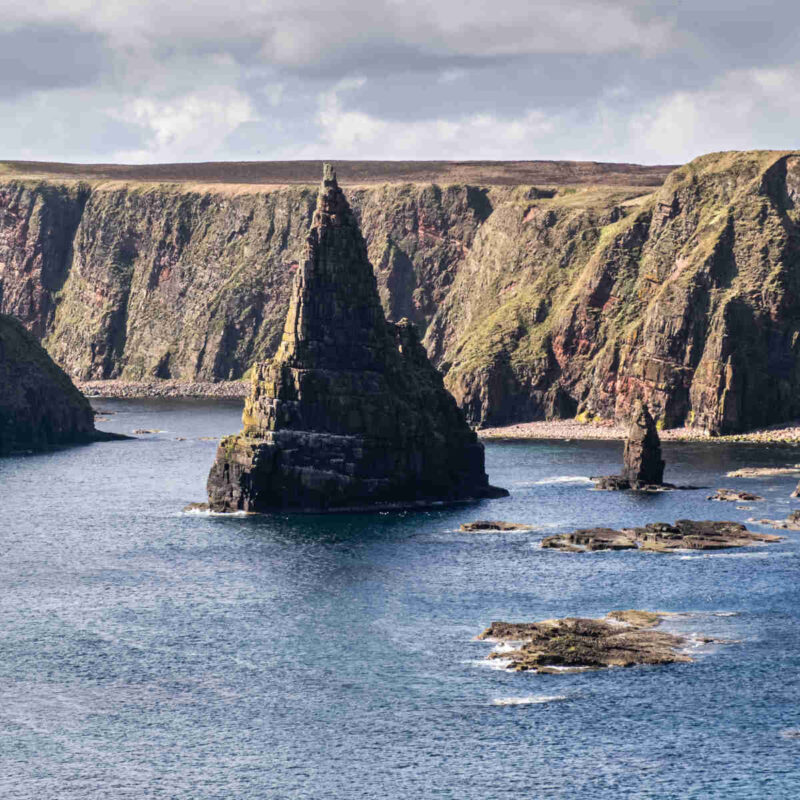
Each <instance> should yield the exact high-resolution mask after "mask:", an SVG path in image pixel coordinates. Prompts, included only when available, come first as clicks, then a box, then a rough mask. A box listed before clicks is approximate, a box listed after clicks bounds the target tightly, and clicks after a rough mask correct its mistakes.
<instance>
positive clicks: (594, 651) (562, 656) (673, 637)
mask: <svg viewBox="0 0 800 800" xmlns="http://www.w3.org/2000/svg"><path fill="white" fill-rule="evenodd" d="M663 616H664V615H663V614H657V613H654V612H649V611H635V610H631V611H612V612H611V613H609V614H607V615H606V617H605V618H604V619H587V618H584V617H565V618H564V619H548V620H544V621H542V622H523V623H519V622H493V623H492V624H491V625H490V626H489V627H488V628H487V629H486V630H485V631H484V632H483V633H481V634H480V635H479V636H478V638H479V639H486V640H488V641H494V642H504V643H505V642H514V643H518V647H517V649H513V650H508V649H503V650H502V651H494V652H492V653H491V654H490V655H489V658H494V659H503V660H504V661H507V662H508V669H511V670H515V671H517V672H527V671H531V672H544V673H547V672H565V671H567V672H568V671H570V670H581V669H587V668H589V669H601V668H605V667H632V666H636V665H639V664H673V663H676V662H686V661H691V660H692V659H691V658H690V657H689V656H688V655H687V654H686V653H685V652H684V650H685V648H686V646H687V645H688V640H687V639H686V638H685V637H683V636H679V635H677V634H673V633H664V632H662V631H656V630H653V628H655V627H656V626H657V625H658V624H659V623H660V622H661V619H662V617H663ZM701 641H704V642H711V641H713V640H712V639H708V638H702V639H701Z"/></svg>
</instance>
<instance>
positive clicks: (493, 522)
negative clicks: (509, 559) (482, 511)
mask: <svg viewBox="0 0 800 800" xmlns="http://www.w3.org/2000/svg"><path fill="white" fill-rule="evenodd" d="M531 527H532V526H531V525H524V524H522V523H520V522H505V521H504V520H500V519H478V520H475V522H464V523H462V525H461V531H462V532H464V533H476V532H477V531H529V530H531Z"/></svg>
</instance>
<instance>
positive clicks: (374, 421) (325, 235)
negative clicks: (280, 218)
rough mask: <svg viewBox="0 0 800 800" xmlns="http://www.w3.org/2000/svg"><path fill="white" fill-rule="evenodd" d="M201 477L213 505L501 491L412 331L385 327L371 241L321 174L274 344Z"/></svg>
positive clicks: (281, 505)
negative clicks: (237, 422)
mask: <svg viewBox="0 0 800 800" xmlns="http://www.w3.org/2000/svg"><path fill="white" fill-rule="evenodd" d="M243 422H244V429H243V431H242V432H241V433H240V434H238V435H236V436H232V437H228V438H227V439H224V440H223V441H222V442H221V443H220V446H219V449H218V452H217V458H216V461H215V463H214V466H213V467H212V469H211V473H210V475H209V478H208V497H209V506H210V508H211V509H212V510H215V511H234V510H244V511H251V512H257V511H268V510H272V509H295V510H309V511H310V510H327V509H341V508H359V507H372V506H375V505H392V504H415V503H429V502H434V501H457V500H465V499H472V498H481V497H489V496H499V495H502V494H506V492H505V491H504V490H499V489H495V488H494V487H491V486H489V482H488V479H487V476H486V473H485V471H484V455H483V445H482V444H480V442H479V441H478V439H477V436H476V435H475V433H474V432H473V431H472V430H471V429H470V428H469V426H468V425H467V424H466V422H465V420H464V417H463V414H462V413H461V411H460V410H459V409H458V407H457V406H456V403H455V401H454V400H453V398H452V396H451V395H450V394H449V393H448V392H447V391H446V389H445V388H444V385H443V382H442V378H441V376H440V375H439V373H438V372H437V371H436V369H435V368H434V367H433V366H432V365H431V364H430V362H429V361H428V358H427V356H426V354H425V350H424V349H423V348H422V346H421V344H420V342H419V340H418V338H417V336H416V333H415V331H414V327H413V325H412V324H411V323H410V322H408V321H406V320H403V321H401V322H399V323H398V324H391V323H387V321H386V319H385V317H384V313H383V310H382V308H381V304H380V298H379V296H378V290H377V284H376V280H375V276H374V274H373V270H372V267H371V265H370V263H369V259H368V256H367V247H366V243H365V241H364V239H363V237H362V235H361V232H360V230H359V226H358V224H357V222H356V219H355V217H354V215H353V213H352V212H351V209H350V206H349V204H348V202H347V200H346V199H345V196H344V194H343V193H342V191H341V189H340V188H339V186H338V184H337V182H336V177H335V174H334V172H333V170H332V169H331V168H329V167H326V169H325V175H324V178H323V183H322V187H321V189H320V192H319V195H318V198H317V205H316V210H315V212H314V216H313V220H312V224H311V229H310V232H309V233H308V236H307V239H306V245H305V252H304V255H303V258H302V261H301V263H300V266H299V268H298V270H297V274H296V276H295V280H294V285H293V288H292V296H291V302H290V305H289V313H288V315H287V318H286V323H285V326H284V331H283V338H282V340H281V344H280V346H279V348H278V352H277V354H276V356H275V358H274V359H273V360H272V361H269V362H266V363H261V364H259V365H257V367H256V368H255V371H254V375H253V385H252V392H251V394H250V396H249V397H248V398H247V400H246V402H245V410H244V414H243Z"/></svg>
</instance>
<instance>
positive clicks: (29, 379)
mask: <svg viewBox="0 0 800 800" xmlns="http://www.w3.org/2000/svg"><path fill="white" fill-rule="evenodd" d="M95 437H96V432H95V429H94V412H93V411H92V408H91V406H90V405H89V401H88V400H87V399H86V398H85V397H84V396H83V395H82V394H81V393H80V392H79V391H78V390H77V389H76V388H75V386H74V385H73V383H72V381H71V380H70V379H69V378H68V377H67V375H66V374H65V373H64V371H63V370H62V369H61V368H60V367H59V366H58V365H56V364H55V363H54V362H53V360H52V359H51V358H50V356H48V355H47V353H46V352H45V351H44V349H43V348H42V346H41V345H40V344H39V343H38V342H37V341H36V339H35V337H34V336H33V335H32V334H31V333H29V332H28V331H27V330H25V328H24V327H23V326H22V324H20V323H19V322H18V321H17V320H15V319H14V318H13V317H10V316H8V315H6V314H0V455H3V454H7V453H10V452H14V451H18V450H41V449H45V448H48V447H52V446H53V445H59V444H70V443H74V442H85V441H91V440H93V439H94V438H95Z"/></svg>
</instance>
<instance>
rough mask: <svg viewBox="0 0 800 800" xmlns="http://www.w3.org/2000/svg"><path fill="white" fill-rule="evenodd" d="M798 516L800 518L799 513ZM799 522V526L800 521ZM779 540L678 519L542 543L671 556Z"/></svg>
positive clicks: (733, 525) (572, 549)
mask: <svg viewBox="0 0 800 800" xmlns="http://www.w3.org/2000/svg"><path fill="white" fill-rule="evenodd" d="M795 513H796V514H797V515H798V517H800V512H795ZM760 521H761V522H763V523H769V522H770V521H769V520H760ZM797 521H798V523H800V519H798V520H797ZM770 524H771V523H770ZM779 527H789V526H788V525H783V526H779ZM780 538H781V537H780V536H772V535H770V534H767V533H755V532H753V531H750V530H748V529H747V528H746V527H745V526H744V525H742V524H741V523H740V522H718V521H714V520H704V521H696V520H691V519H679V520H678V521H677V522H676V523H675V524H674V525H670V524H668V523H666V522H651V523H649V524H647V525H645V526H644V527H642V528H624V529H622V530H619V531H618V530H614V529H612V528H588V529H585V530H579V531H574V532H572V533H561V534H558V535H556V536H548V537H547V538H546V539H543V540H542V547H544V548H550V549H553V550H562V551H565V552H568V553H587V552H591V551H593V550H634V549H639V550H651V551H654V552H659V553H669V552H672V551H675V550H722V549H725V548H727V547H746V546H748V545H754V544H768V543H771V542H777V541H780Z"/></svg>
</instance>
